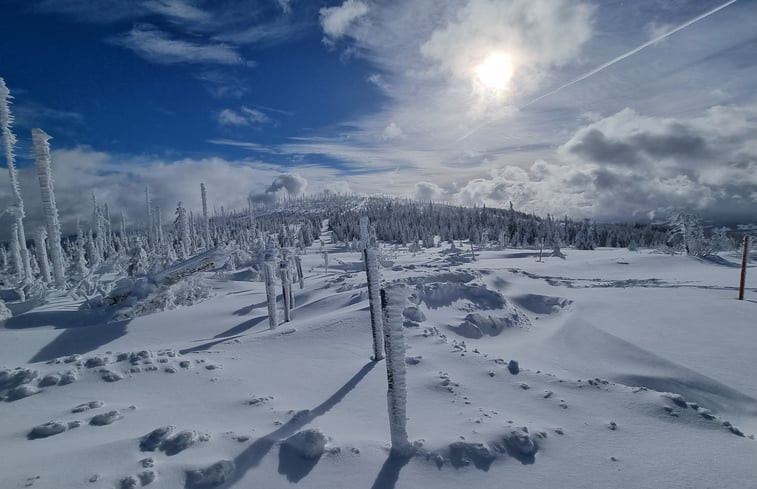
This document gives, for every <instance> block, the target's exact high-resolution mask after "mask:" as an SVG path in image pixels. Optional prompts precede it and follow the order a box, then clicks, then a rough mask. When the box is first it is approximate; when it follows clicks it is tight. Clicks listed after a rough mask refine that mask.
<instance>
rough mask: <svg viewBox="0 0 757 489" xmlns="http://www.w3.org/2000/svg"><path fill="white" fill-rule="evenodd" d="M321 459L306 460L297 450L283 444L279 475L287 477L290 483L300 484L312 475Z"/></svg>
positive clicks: (280, 451)
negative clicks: (307, 476)
mask: <svg viewBox="0 0 757 489" xmlns="http://www.w3.org/2000/svg"><path fill="white" fill-rule="evenodd" d="M320 459H321V457H320V456H318V457H317V458H305V457H303V456H302V455H300V454H299V453H297V450H295V449H294V448H292V447H291V446H289V445H287V444H286V443H283V444H282V445H281V446H280V447H279V474H281V475H285V476H286V478H287V480H288V481H289V482H293V483H295V484H296V483H298V482H300V481H301V480H302V479H304V478H305V476H306V475H308V474H309V473H310V471H311V470H313V468H314V467H315V466H316V465H317V464H318V461H319V460H320Z"/></svg>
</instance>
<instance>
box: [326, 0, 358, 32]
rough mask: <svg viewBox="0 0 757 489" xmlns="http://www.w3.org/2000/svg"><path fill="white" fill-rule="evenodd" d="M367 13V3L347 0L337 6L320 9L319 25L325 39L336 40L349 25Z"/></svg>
mask: <svg viewBox="0 0 757 489" xmlns="http://www.w3.org/2000/svg"><path fill="white" fill-rule="evenodd" d="M367 13H368V5H367V4H366V3H365V2H361V1H360V0H347V1H346V2H344V3H343V4H342V5H340V6H338V7H324V8H322V9H321V10H320V20H321V27H323V33H324V34H325V35H326V38H327V39H330V40H336V39H339V38H341V37H343V36H344V35H345V34H347V30H348V29H349V28H350V26H351V25H352V24H353V23H354V22H355V21H356V20H357V19H359V18H360V17H363V16H365V15H366V14H367Z"/></svg>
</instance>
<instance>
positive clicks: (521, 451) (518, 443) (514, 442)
mask: <svg viewBox="0 0 757 489" xmlns="http://www.w3.org/2000/svg"><path fill="white" fill-rule="evenodd" d="M494 447H495V448H496V449H497V450H498V451H500V452H502V453H507V454H508V455H510V456H511V457H513V458H516V459H518V460H519V461H520V462H521V463H524V464H528V463H534V456H535V455H536V452H537V451H538V450H539V445H538V444H537V443H536V440H535V439H534V438H533V437H532V436H531V435H530V434H529V433H528V429H526V428H520V429H517V430H512V431H511V432H510V433H508V434H506V435H505V436H503V437H502V438H501V439H500V440H499V441H497V442H496V443H495V444H494Z"/></svg>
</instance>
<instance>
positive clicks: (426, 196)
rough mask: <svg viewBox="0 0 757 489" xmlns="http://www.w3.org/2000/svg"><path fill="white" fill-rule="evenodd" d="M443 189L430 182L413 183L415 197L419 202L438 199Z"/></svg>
mask: <svg viewBox="0 0 757 489" xmlns="http://www.w3.org/2000/svg"><path fill="white" fill-rule="evenodd" d="M443 193H444V191H443V190H442V188H441V187H439V185H437V184H435V183H431V182H418V183H416V184H415V198H416V199H417V200H420V201H421V202H428V201H432V200H438V199H439V198H440V197H441V196H442V194H443Z"/></svg>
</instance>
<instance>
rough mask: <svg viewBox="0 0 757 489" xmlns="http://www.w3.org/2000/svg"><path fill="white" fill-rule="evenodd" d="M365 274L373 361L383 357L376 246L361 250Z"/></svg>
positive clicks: (379, 278)
mask: <svg viewBox="0 0 757 489" xmlns="http://www.w3.org/2000/svg"><path fill="white" fill-rule="evenodd" d="M363 260H364V261H365V274H366V276H367V277H368V302H369V308H370V312H371V332H372V333H373V361H374V362H378V361H379V360H381V359H383V358H384V321H383V319H384V318H383V315H382V314H381V271H380V270H379V263H378V248H377V247H374V246H367V247H366V248H365V249H364V250H363Z"/></svg>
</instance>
